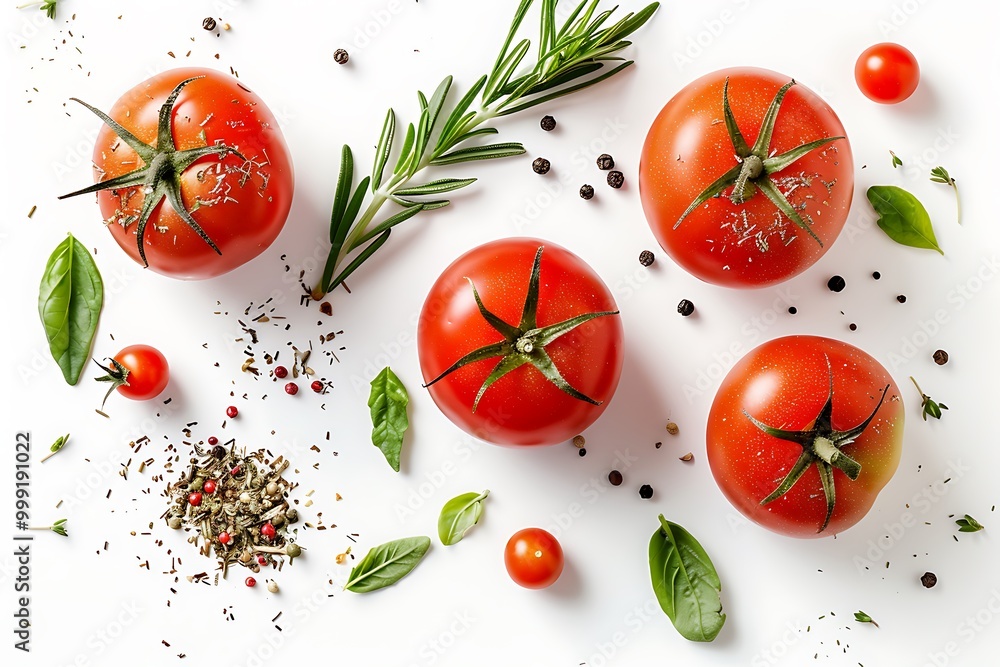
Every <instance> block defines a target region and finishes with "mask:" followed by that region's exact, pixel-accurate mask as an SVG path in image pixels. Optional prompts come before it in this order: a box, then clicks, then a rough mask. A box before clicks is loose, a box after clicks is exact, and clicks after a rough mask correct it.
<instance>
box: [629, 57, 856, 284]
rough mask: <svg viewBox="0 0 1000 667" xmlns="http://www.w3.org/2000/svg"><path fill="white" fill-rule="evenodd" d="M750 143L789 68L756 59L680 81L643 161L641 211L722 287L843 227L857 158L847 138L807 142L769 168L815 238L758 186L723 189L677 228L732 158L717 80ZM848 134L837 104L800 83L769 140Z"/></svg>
mask: <svg viewBox="0 0 1000 667" xmlns="http://www.w3.org/2000/svg"><path fill="white" fill-rule="evenodd" d="M727 77H728V78H729V101H730V105H731V107H732V110H733V115H734V117H735V118H736V122H737V124H738V126H739V128H740V130H741V131H742V133H743V135H744V136H745V138H746V141H747V142H748V143H749V144H751V145H752V144H753V142H754V141H755V140H756V138H757V133H758V130H759V129H760V127H761V122H762V119H763V117H764V114H765V112H766V111H767V108H768V106H769V105H770V103H771V100H772V99H773V98H774V95H775V93H776V92H777V91H778V89H779V88H781V86H783V85H785V84H786V83H788V82H789V81H790V80H791V77H788V76H785V75H783V74H778V73H777V72H772V71H769V70H764V69H755V68H733V69H725V70H720V71H718V72H713V73H711V74H707V75H705V76H703V77H701V78H699V79H697V80H695V81H693V82H692V83H690V84H688V85H687V86H686V87H684V88H683V89H682V90H681V91H680V92H678V93H677V94H676V95H675V96H674V97H673V98H672V99H671V100H670V101H669V102H668V103H667V104H666V106H664V107H663V109H662V110H661V111H660V113H659V115H658V116H657V117H656V119H655V120H654V121H653V123H652V126H651V127H650V129H649V133H648V134H647V136H646V141H645V144H644V145H643V149H642V156H641V159H640V163H639V192H640V198H641V200H642V207H643V211H644V212H645V214H646V220H647V222H648V223H649V226H650V228H651V229H652V231H653V234H654V235H655V236H656V240H657V241H659V243H660V246H662V247H663V249H664V250H665V251H666V252H667V254H669V255H670V257H671V258H672V259H673V260H674V261H675V262H677V263H678V264H680V265H681V266H682V267H683V268H685V269H686V270H687V271H688V272H690V273H691V274H693V275H695V276H697V277H698V278H700V279H702V280H704V281H706V282H709V283H713V284H716V285H723V286H726V287H735V288H756V287H766V286H768V285H773V284H776V283H780V282H782V281H785V280H788V279H789V278H791V277H793V276H795V275H798V274H799V273H801V272H802V271H804V270H806V269H807V268H809V267H810V266H812V265H813V264H814V263H815V262H816V261H817V260H818V259H819V258H820V257H821V256H822V255H823V254H824V253H825V252H826V251H827V249H829V247H830V246H831V245H832V244H833V242H834V241H835V240H836V239H837V236H838V235H839V234H840V231H841V229H843V227H844V223H845V222H846V220H847V214H848V211H849V209H850V206H851V198H852V196H853V193H854V159H853V156H852V153H851V145H850V142H849V141H848V140H847V139H841V140H838V141H834V142H832V143H830V144H829V145H827V146H824V147H822V148H820V149H818V150H815V151H812V152H810V153H809V154H807V155H805V156H804V157H802V158H801V159H800V160H798V161H797V162H795V163H794V164H792V165H791V166H789V167H788V168H786V169H785V170H783V171H782V172H780V173H778V174H776V175H775V177H774V180H775V182H776V184H777V186H778V189H779V190H780V191H781V192H783V193H784V194H785V195H786V197H787V198H788V200H789V202H790V203H791V204H792V205H793V206H795V207H796V208H798V209H799V214H800V215H801V216H802V217H803V218H805V219H806V220H807V222H808V221H809V220H811V224H812V229H813V231H814V232H815V233H816V235H817V236H818V237H819V238H820V240H821V241H822V242H823V245H822V246H820V245H819V244H818V243H817V242H816V241H815V240H814V239H812V238H810V237H809V236H808V235H807V234H806V233H805V232H804V231H803V230H801V229H800V228H799V227H798V226H796V225H795V224H794V223H793V222H791V221H790V220H789V219H788V218H787V217H785V216H784V215H779V214H778V212H777V209H776V208H775V206H774V204H772V203H771V202H770V201H769V200H768V199H767V197H765V196H764V195H763V194H761V193H760V192H758V193H757V194H755V195H754V196H753V197H751V198H750V199H749V200H747V201H746V202H744V203H743V204H741V205H736V204H734V203H733V202H732V201H730V200H729V199H728V198H727V196H726V195H728V194H729V192H731V189H729V190H727V191H726V192H725V193H724V194H723V196H721V197H716V198H713V199H710V200H709V201H708V202H706V203H705V204H703V205H702V206H700V207H698V208H697V209H696V210H694V211H692V212H691V213H690V214H689V215H688V216H687V217H686V218H685V219H684V221H683V222H682V223H681V224H680V226H678V227H677V228H676V229H674V225H675V224H676V223H677V221H678V220H679V219H680V218H681V215H682V214H683V213H684V211H685V210H686V209H687V207H688V206H689V205H690V204H691V203H692V202H693V201H694V200H695V199H696V198H697V197H698V195H699V194H701V192H702V191H704V190H705V189H706V188H707V187H708V186H709V185H710V184H711V183H712V182H714V181H715V180H716V179H717V178H719V177H720V176H722V175H723V174H724V173H725V172H726V171H728V170H729V169H731V168H732V167H734V166H735V165H736V164H737V161H736V158H735V152H734V150H733V144H732V140H731V139H730V138H729V134H728V133H727V131H726V124H725V123H724V122H723V118H724V115H723V106H722V90H723V85H724V84H725V81H726V78H727ZM838 136H844V137H846V132H845V130H844V126H843V125H842V124H841V122H840V120H839V119H838V118H837V114H836V113H835V112H834V111H833V109H832V108H830V106H829V105H827V104H826V102H824V101H823V100H822V99H821V98H820V97H819V96H818V95H816V94H815V93H814V92H812V91H811V90H809V89H808V88H806V87H805V86H803V85H802V84H801V83H797V84H796V85H794V86H792V87H791V88H790V89H789V91H788V93H787V94H786V95H785V98H784V101H783V103H782V105H781V108H780V111H779V112H778V117H777V123H776V124H775V127H774V134H773V135H772V140H771V149H772V152H773V153H774V152H776V153H777V154H780V153H784V152H785V151H788V150H790V149H793V148H796V147H798V146H800V145H802V144H804V143H807V142H811V141H815V140H817V139H823V138H827V137H838Z"/></svg>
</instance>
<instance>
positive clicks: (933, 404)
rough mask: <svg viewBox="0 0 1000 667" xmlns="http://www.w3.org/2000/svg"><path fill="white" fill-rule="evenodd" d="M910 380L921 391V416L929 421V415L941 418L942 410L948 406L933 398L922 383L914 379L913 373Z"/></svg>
mask: <svg viewBox="0 0 1000 667" xmlns="http://www.w3.org/2000/svg"><path fill="white" fill-rule="evenodd" d="M910 382H912V383H913V386H914V387H916V388H917V391H919V392H920V409H921V411H922V412H921V416H922V417H923V418H924V421H927V418H928V417H933V418H934V419H941V414H942V412H941V411H942V410H947V409H948V406H947V405H945V404H944V403H938V402H937V401H934V400H932V399H931V397H930V396H928V395H927V394H925V393H924V391H923V389H921V388H920V385H919V384H917V381H916V380H914V379H913V376H912V375H911V376H910Z"/></svg>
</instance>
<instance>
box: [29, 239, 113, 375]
mask: <svg viewBox="0 0 1000 667" xmlns="http://www.w3.org/2000/svg"><path fill="white" fill-rule="evenodd" d="M103 305H104V282H103V281H102V280H101V273H100V271H98V270H97V265H96V264H94V259H93V257H91V256H90V252H88V251H87V249H86V248H84V247H83V245H82V244H81V243H80V242H79V241H77V240H76V238H74V237H73V235H72V234H69V235H67V236H66V240H65V241H63V242H62V243H60V244H59V245H58V246H56V249H55V250H54V251H53V252H52V255H51V256H50V257H49V261H48V263H46V265H45V273H44V274H43V275H42V281H41V285H40V286H39V288H38V315H39V317H41V319H42V324H43V325H44V326H45V337H46V338H47V339H48V341H49V350H50V351H51V352H52V358H53V359H55V360H56V363H57V364H59V368H60V369H62V373H63V377H64V378H66V382H68V383H69V384H71V385H75V384H76V383H77V382H78V381H79V380H80V374H81V373H83V368H84V366H86V365H87V361H88V360H89V359H90V347H91V345H92V344H93V341H94V334H95V333H97V321H98V319H99V318H100V316H101V308H102V307H103Z"/></svg>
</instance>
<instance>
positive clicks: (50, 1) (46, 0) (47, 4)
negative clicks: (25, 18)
mask: <svg viewBox="0 0 1000 667" xmlns="http://www.w3.org/2000/svg"><path fill="white" fill-rule="evenodd" d="M58 3H59V0H39V2H28V3H25V4H23V5H18V6H17V8H18V9H25V8H27V7H38V8H39V9H40V10H42V11H43V12H45V15H46V16H47V17H49V18H50V19H54V18H55V17H56V5H57V4H58Z"/></svg>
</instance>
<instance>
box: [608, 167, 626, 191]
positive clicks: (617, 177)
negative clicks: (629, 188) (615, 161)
mask: <svg viewBox="0 0 1000 667" xmlns="http://www.w3.org/2000/svg"><path fill="white" fill-rule="evenodd" d="M608 185H610V186H611V187H613V188H614V189H615V190H617V189H618V188H620V187H621V186H623V185H625V174H623V173H621V172H620V171H609V172H608Z"/></svg>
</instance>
